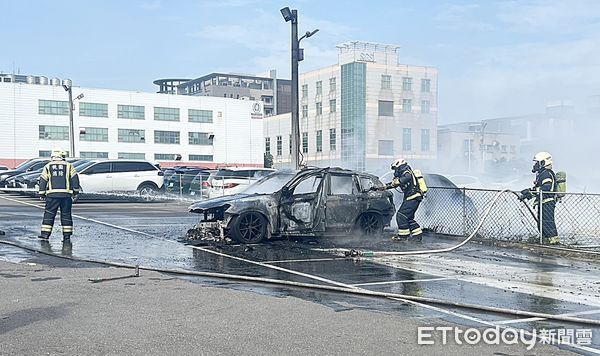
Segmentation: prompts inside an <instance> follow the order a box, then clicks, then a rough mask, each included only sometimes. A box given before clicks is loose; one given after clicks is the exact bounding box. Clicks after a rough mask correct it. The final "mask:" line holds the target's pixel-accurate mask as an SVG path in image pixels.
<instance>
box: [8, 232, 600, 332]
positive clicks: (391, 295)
mask: <svg viewBox="0 0 600 356" xmlns="http://www.w3.org/2000/svg"><path fill="white" fill-rule="evenodd" d="M0 244H5V245H10V246H14V247H18V248H21V249H24V250H28V251H33V252H37V253H41V254H44V255H48V256H53V257H59V258H64V259H68V260H72V261H78V262H89V263H98V264H102V265H106V266H111V267H119V268H129V269H134V270H135V269H136V268H139V269H140V270H145V271H154V272H160V273H169V274H177V275H184V276H196V277H207V278H218V279H225V280H232V281H244V282H255V283H265V284H272V285H277V286H282V287H295V288H303V289H311V290H321V291H325V292H337V293H346V294H353V295H360V296H366V297H376V298H386V299H393V300H397V299H405V300H409V301H414V302H420V303H429V304H436V305H443V306H448V307H456V308H463V309H471V310H477V311H484V312H491V313H497V314H505V315H512V316H519V317H528V318H543V319H547V320H554V321H562V322H568V323H575V324H582V325H595V326H600V320H592V319H583V318H576V317H571V316H566V315H552V314H545V313H537V312H531V311H524V310H515V309H506V308H498V307H490V306H485V305H477V304H470V303H461V302H453V301H447V300H442V299H436V298H428V297H418V296H412V295H405V294H398V293H388V292H377V291H371V290H367V289H362V288H347V287H340V286H330V285H321V284H314V283H302V282H294V281H286V280H281V279H272V278H263V277H253V276H242V275H237V274H227V273H216V272H204V271H188V270H182V269H167V268H156V267H147V266H138V265H131V264H126V263H120V262H112V261H106V260H97V259H92V258H81V257H73V256H65V255H58V254H54V253H51V252H47V251H44V250H41V249H36V248H33V247H29V246H24V245H21V244H19V243H16V242H13V241H6V240H0Z"/></svg>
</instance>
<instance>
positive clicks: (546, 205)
mask: <svg viewBox="0 0 600 356" xmlns="http://www.w3.org/2000/svg"><path fill="white" fill-rule="evenodd" d="M533 162H534V164H533V169H532V170H531V172H532V173H535V181H534V182H533V188H532V189H523V190H522V191H521V200H525V199H532V198H535V201H534V206H537V211H538V229H541V231H542V243H543V244H545V245H557V244H559V243H560V239H559V238H558V232H557V230H556V222H555V220H554V209H555V208H556V198H557V196H556V192H557V191H558V189H557V188H558V186H557V180H556V174H555V173H554V171H553V170H552V156H551V155H550V153H548V152H539V153H537V154H536V155H535V156H533ZM544 193H546V194H544ZM540 200H541V201H540ZM540 205H541V206H540ZM540 214H541V217H540Z"/></svg>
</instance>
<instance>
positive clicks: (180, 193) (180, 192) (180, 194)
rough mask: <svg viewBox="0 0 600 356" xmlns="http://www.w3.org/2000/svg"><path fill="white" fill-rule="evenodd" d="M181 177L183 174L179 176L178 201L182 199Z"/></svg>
mask: <svg viewBox="0 0 600 356" xmlns="http://www.w3.org/2000/svg"><path fill="white" fill-rule="evenodd" d="M181 177H183V174H180V175H179V199H181V197H182V195H183V194H182V191H183V183H182V179H181Z"/></svg>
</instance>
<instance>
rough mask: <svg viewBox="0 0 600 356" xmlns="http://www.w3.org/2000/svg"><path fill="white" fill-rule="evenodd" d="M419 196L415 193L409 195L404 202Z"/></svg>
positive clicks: (419, 194)
mask: <svg viewBox="0 0 600 356" xmlns="http://www.w3.org/2000/svg"><path fill="white" fill-rule="evenodd" d="M420 196H421V193H415V194H413V195H411V196H410V197H408V198H406V200H413V199H416V198H418V197H420Z"/></svg>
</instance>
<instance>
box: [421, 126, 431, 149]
mask: <svg viewBox="0 0 600 356" xmlns="http://www.w3.org/2000/svg"><path fill="white" fill-rule="evenodd" d="M421 151H422V152H429V129H421Z"/></svg>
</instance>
